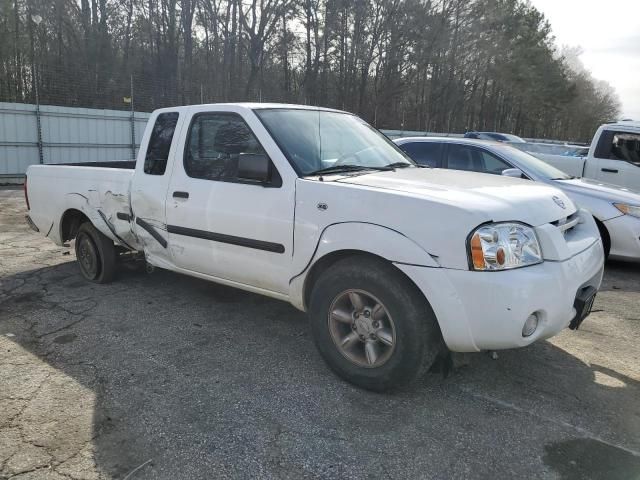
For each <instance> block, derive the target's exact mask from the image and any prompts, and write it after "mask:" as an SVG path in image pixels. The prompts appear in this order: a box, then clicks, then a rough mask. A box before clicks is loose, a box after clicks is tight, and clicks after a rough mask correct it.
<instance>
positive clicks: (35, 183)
mask: <svg viewBox="0 0 640 480" xmlns="http://www.w3.org/2000/svg"><path fill="white" fill-rule="evenodd" d="M133 172H134V171H133V170H126V169H111V168H101V167H80V166H73V167H67V166H48V165H39V166H34V167H31V168H30V170H29V173H28V182H29V187H30V189H29V197H30V204H31V210H30V211H29V216H30V218H31V220H32V222H33V223H34V224H35V225H36V227H37V228H39V229H40V231H44V232H46V231H49V230H50V232H49V235H48V236H49V238H51V239H52V240H53V241H54V242H55V243H57V244H58V245H61V244H62V243H63V241H64V240H65V239H64V238H62V237H63V232H62V227H63V225H62V223H63V219H64V218H65V215H69V214H75V215H77V214H78V213H77V212H81V213H82V214H83V215H84V216H86V217H87V218H88V219H89V220H90V221H91V222H92V223H93V225H94V226H95V227H96V228H97V229H98V230H100V231H101V232H102V233H103V234H105V235H106V236H107V237H109V238H111V239H112V240H113V241H114V242H115V243H116V244H117V245H120V246H122V247H124V248H126V249H129V250H134V249H138V248H139V241H138V239H137V238H136V236H135V232H134V230H133V228H132V225H131V221H130V218H131V217H132V212H131V205H130V201H129V200H130V197H129V188H130V187H129V186H130V182H131V178H132V176H133ZM74 211H75V213H73V212H74ZM50 227H51V228H50Z"/></svg>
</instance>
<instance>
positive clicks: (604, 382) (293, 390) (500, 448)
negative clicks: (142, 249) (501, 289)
mask: <svg viewBox="0 0 640 480" xmlns="http://www.w3.org/2000/svg"><path fill="white" fill-rule="evenodd" d="M24 214H25V206H24V200H23V196H22V192H21V191H20V190H16V189H0V478H19V479H31V478H46V479H63V478H68V479H93V478H105V479H106V478H109V479H110V478H116V479H124V478H127V479H143V478H144V479H147V478H171V479H177V478H180V479H182V478H185V479H197V478H203V479H204V478H295V479H297V478H559V479H583V478H606V479H637V478H640V267H639V266H637V265H636V266H633V265H625V264H610V265H608V266H607V269H606V273H605V282H604V285H603V287H602V290H601V292H600V293H599V295H598V297H597V300H596V305H595V307H594V313H593V314H592V315H591V316H590V317H589V318H588V319H587V320H586V321H585V323H584V325H583V326H582V328H581V329H580V330H579V331H578V332H570V331H565V332H563V333H562V334H561V335H559V336H558V337H556V338H554V339H552V340H551V341H544V342H540V343H538V344H535V345H533V346H531V347H529V348H526V349H522V350H517V351H507V352H501V353H500V355H499V358H498V359H497V360H493V359H491V358H490V357H489V355H487V354H474V355H469V356H468V357H467V364H466V365H464V366H461V367H460V368H458V369H457V370H456V371H455V372H454V373H453V374H452V375H450V376H449V377H447V378H443V376H442V375H441V374H436V373H432V374H429V375H427V376H426V377H425V378H424V379H423V380H422V381H421V382H420V383H419V384H416V385H415V386H414V387H413V388H411V389H410V390H407V391H403V392H400V393H394V394H384V395H382V394H374V393H369V392H365V391H362V390H358V389H357V388H355V387H352V386H350V385H349V384H346V383H344V382H342V381H341V380H339V379H338V378H337V377H335V376H334V375H333V374H332V373H330V371H329V370H328V369H327V368H326V367H325V365H324V364H323V362H322V361H321V359H320V357H319V355H318V354H317V353H316V351H315V349H314V347H313V344H312V340H311V338H310V335H309V331H308V328H307V324H306V321H305V317H304V315H303V314H302V313H300V312H298V311H297V310H295V309H294V308H293V307H291V306H290V305H288V304H286V303H283V302H279V301H275V300H271V299H268V298H264V297H260V296H258V295H254V294H249V293H245V292H242V291H238V290H234V289H231V288H227V287H222V286H218V285H215V284H211V283H208V282H205V281H201V280H197V279H192V278H188V277H184V276H180V275H177V274H173V273H170V272H166V271H155V272H154V273H152V274H148V273H146V272H145V270H144V268H133V267H131V268H123V269H121V272H120V274H119V277H118V280H117V281H116V282H115V283H113V284H110V285H106V286H99V285H93V284H89V283H87V282H85V281H83V279H82V278H81V276H80V273H79V271H78V269H77V266H76V265H75V262H74V254H73V251H71V253H70V254H69V253H68V252H69V251H70V249H66V248H58V247H56V246H55V245H53V243H51V242H50V241H48V240H46V239H44V238H43V237H42V236H39V235H37V234H35V233H33V232H31V231H30V230H29V229H28V227H27V226H26V224H25V223H24V220H23V218H24Z"/></svg>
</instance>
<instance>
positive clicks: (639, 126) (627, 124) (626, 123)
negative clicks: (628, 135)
mask: <svg viewBox="0 0 640 480" xmlns="http://www.w3.org/2000/svg"><path fill="white" fill-rule="evenodd" d="M605 128H606V129H607V130H611V129H612V128H630V129H632V130H640V122H638V121H634V120H621V121H619V122H613V123H607V124H606V125H605Z"/></svg>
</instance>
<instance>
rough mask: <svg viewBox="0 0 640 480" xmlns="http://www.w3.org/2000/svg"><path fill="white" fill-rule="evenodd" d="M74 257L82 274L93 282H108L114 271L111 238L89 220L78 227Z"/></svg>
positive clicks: (113, 247) (114, 261)
mask: <svg viewBox="0 0 640 480" xmlns="http://www.w3.org/2000/svg"><path fill="white" fill-rule="evenodd" d="M75 250H76V259H77V260H78V265H79V267H80V273H81V274H82V276H83V277H84V278H85V279H86V280H89V281H90V282H94V283H109V282H111V281H112V280H113V277H114V275H115V272H116V249H115V245H114V244H113V242H112V241H111V239H110V238H109V237H107V236H105V235H104V234H103V233H102V232H100V231H99V230H98V229H96V227H94V226H93V225H92V224H91V223H90V222H85V223H83V224H82V225H80V228H78V233H77V234H76V241H75Z"/></svg>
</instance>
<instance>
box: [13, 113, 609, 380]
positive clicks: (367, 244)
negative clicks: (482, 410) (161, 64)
mask: <svg viewBox="0 0 640 480" xmlns="http://www.w3.org/2000/svg"><path fill="white" fill-rule="evenodd" d="M25 194H26V198H27V203H28V208H29V212H28V216H27V221H28V222H29V224H30V225H31V227H32V228H33V229H35V230H37V231H39V232H41V233H42V234H44V235H46V236H48V237H49V238H50V239H51V240H53V241H54V242H55V243H56V244H58V245H63V244H65V242H68V241H70V240H72V239H75V251H76V257H77V261H78V264H79V268H80V272H81V273H82V275H83V276H84V277H85V278H86V279H87V280H89V281H92V282H97V283H104V282H108V281H110V280H112V278H113V277H114V273H115V269H116V264H117V257H118V255H119V254H120V252H123V251H133V252H137V253H140V254H144V257H145V259H146V261H147V262H148V264H150V265H152V266H155V267H159V268H163V269H167V270H171V271H174V272H178V273H183V274H186V275H192V276H194V277H198V278H201V279H205V280H210V281H213V282H218V283H221V284H225V285H231V286H234V287H238V288H241V289H244V290H248V291H251V292H255V293H259V294H262V295H267V296H270V297H273V298H277V299H280V300H285V301H288V302H290V303H291V304H293V305H294V306H295V307H297V308H298V309H300V310H303V311H306V312H307V313H308V315H309V318H310V323H311V330H312V333H313V336H314V340H315V343H316V345H317V348H318V350H319V352H320V354H321V355H322V357H323V358H324V359H325V360H326V362H327V364H328V365H329V366H330V367H331V368H332V369H333V370H334V371H335V372H336V373H337V374H338V375H340V376H341V377H343V378H344V379H346V380H348V381H350V382H352V383H354V384H356V385H358V386H361V387H364V388H367V389H372V390H385V389H390V388H395V387H399V386H402V385H406V384H408V383H410V382H411V381H412V380H414V379H415V378H417V377H418V376H419V375H420V374H421V373H422V372H424V371H426V370H427V369H428V368H429V366H430V365H432V364H433V362H434V361H435V359H436V356H437V355H438V354H439V353H441V352H442V350H443V349H445V346H446V348H448V349H449V350H450V351H455V352H478V351H482V350H498V349H510V348H516V347H524V346H526V345H529V344H531V343H532V342H535V341H538V340H542V339H545V338H549V337H551V336H553V335H555V334H557V333H558V332H560V331H561V330H563V329H564V328H567V327H571V328H577V327H578V326H579V325H580V322H582V320H583V319H584V317H586V316H587V315H588V314H589V312H590V308H591V305H592V303H593V299H594V296H595V294H596V291H597V289H598V288H599V286H600V282H601V279H602V272H603V249H602V245H601V241H600V235H599V233H598V229H597V227H596V224H595V222H594V220H593V218H592V217H591V215H589V214H588V213H586V212H585V211H584V210H580V209H578V208H576V206H575V205H574V204H573V203H572V201H571V200H570V199H569V198H568V197H567V196H566V195H565V194H564V193H562V192H561V191H559V190H556V189H555V188H553V187H550V186H547V185H542V184H533V183H532V182H529V181H526V180H521V179H516V178H506V177H499V176H493V175H487V174H480V173H473V172H462V171H452V170H442V169H431V168H421V167H419V166H418V165H416V164H415V163H414V162H413V161H411V160H410V159H409V158H408V157H406V156H405V154H404V153H402V152H401V151H400V150H399V149H398V148H397V147H396V146H395V145H394V144H392V143H391V142H390V141H389V140H387V139H386V137H384V136H383V135H382V134H380V133H378V131H377V130H375V129H374V128H372V127H371V126H369V125H368V124H367V123H365V122H364V121H363V120H361V119H360V118H358V117H356V116H354V115H352V114H349V113H345V112H341V111H337V110H330V109H324V108H316V107H303V106H297V105H280V104H214V105H197V106H188V107H176V108H167V109H162V110H158V111H155V112H154V113H153V114H152V115H151V118H150V120H149V123H148V126H147V129H146V131H145V133H144V136H143V138H142V143H141V148H140V152H139V155H138V158H137V161H136V162H135V163H134V162H131V164H127V163H126V162H125V163H123V162H119V163H113V164H109V163H98V164H87V165H86V166H77V165H68V166H63V165H35V166H31V167H30V168H29V169H28V171H27V180H26V182H25ZM176 321H180V318H177V319H176Z"/></svg>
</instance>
